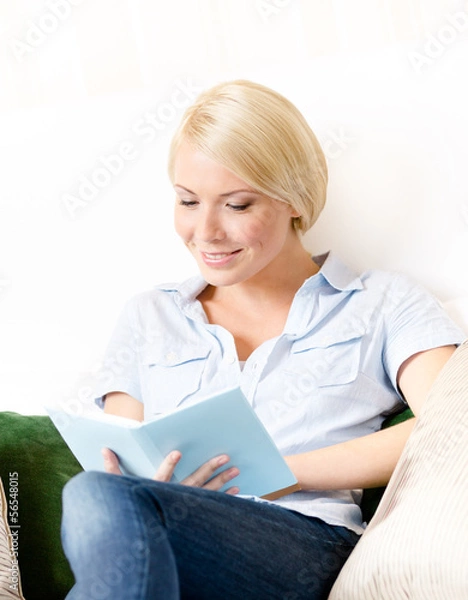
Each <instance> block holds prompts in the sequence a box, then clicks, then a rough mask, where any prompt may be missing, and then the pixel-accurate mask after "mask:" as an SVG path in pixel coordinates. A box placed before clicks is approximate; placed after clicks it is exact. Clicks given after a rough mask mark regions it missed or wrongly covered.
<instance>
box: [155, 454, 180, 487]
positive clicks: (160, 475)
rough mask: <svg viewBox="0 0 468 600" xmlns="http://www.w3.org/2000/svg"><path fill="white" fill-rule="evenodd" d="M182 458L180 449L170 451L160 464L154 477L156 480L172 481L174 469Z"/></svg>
mask: <svg viewBox="0 0 468 600" xmlns="http://www.w3.org/2000/svg"><path fill="white" fill-rule="evenodd" d="M181 458H182V454H181V452H179V451H178V450H174V451H173V452H170V453H169V454H168V455H167V456H166V458H165V459H164V460H163V462H162V463H161V465H160V466H159V469H158V470H157V471H156V475H155V476H154V477H153V479H154V480H156V481H170V480H171V478H172V475H173V473H174V469H175V468H176V465H177V463H178V462H179V460H180V459H181Z"/></svg>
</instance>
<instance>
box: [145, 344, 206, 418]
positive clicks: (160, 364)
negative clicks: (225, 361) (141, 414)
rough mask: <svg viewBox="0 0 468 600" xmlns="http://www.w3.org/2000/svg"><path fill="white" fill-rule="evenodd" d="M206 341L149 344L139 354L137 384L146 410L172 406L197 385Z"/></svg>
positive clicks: (203, 364)
mask: <svg viewBox="0 0 468 600" xmlns="http://www.w3.org/2000/svg"><path fill="white" fill-rule="evenodd" d="M209 353H210V348H209V346H207V345H202V344H198V345H192V344H187V345H185V346H179V347H178V348H176V349H175V350H173V349H170V348H168V347H161V346H160V347H158V348H149V349H148V350H146V351H145V352H144V353H142V357H141V385H142V390H143V398H144V399H145V405H146V406H147V407H148V413H153V414H155V413H163V412H167V411H169V410H173V409H174V408H176V407H177V406H179V405H180V404H181V403H182V402H184V401H185V400H187V399H188V398H189V397H190V396H192V395H193V394H195V393H196V392H198V390H199V389H200V386H201V381H202V376H203V372H204V370H205V366H206V359H207V357H208V355H209Z"/></svg>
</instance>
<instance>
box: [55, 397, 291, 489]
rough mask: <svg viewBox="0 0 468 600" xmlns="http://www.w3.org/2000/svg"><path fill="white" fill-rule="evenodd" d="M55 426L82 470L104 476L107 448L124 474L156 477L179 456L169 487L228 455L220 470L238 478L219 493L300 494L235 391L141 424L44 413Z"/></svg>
mask: <svg viewBox="0 0 468 600" xmlns="http://www.w3.org/2000/svg"><path fill="white" fill-rule="evenodd" d="M47 412H48V413H49V415H50V417H51V419H52V421H53V423H54V424H55V426H56V427H57V429H58V431H59V432H60V433H61V435H62V437H63V439H64V440H65V442H66V443H67V444H68V446H69V447H70V449H71V450H72V452H73V453H74V455H75V456H76V458H77V459H78V461H79V462H80V463H81V465H82V467H83V468H84V469H85V470H88V471H89V470H97V471H103V470H104V462H103V458H102V455H101V448H110V449H111V450H113V451H114V452H115V453H116V454H117V456H118V457H119V460H120V466H121V469H122V472H124V473H126V474H128V475H138V476H140V477H148V478H152V477H154V475H155V473H156V470H157V468H158V467H159V465H160V464H161V462H162V460H163V459H164V457H165V456H167V454H169V453H170V452H171V451H172V450H180V452H181V453H182V458H181V460H180V461H179V463H178V464H177V466H176V468H175V471H174V477H173V481H175V482H180V481H182V480H183V479H185V477H187V476H188V475H190V474H191V473H193V472H194V471H195V470H196V469H197V468H198V467H200V466H201V465H202V464H203V463H205V462H206V461H207V460H209V459H210V458H214V457H215V456H217V455H219V454H228V455H229V457H230V458H231V460H230V462H229V463H228V464H227V465H224V466H223V467H220V470H219V471H221V470H224V469H227V468H229V467H231V466H235V467H238V469H239V470H240V474H239V475H238V476H237V477H235V478H234V479H232V480H231V481H230V482H228V483H227V484H226V485H225V486H224V487H223V488H222V490H221V491H224V490H226V489H227V488H229V487H231V486H233V485H235V486H237V487H238V488H239V490H240V494H243V495H252V496H259V497H262V498H266V499H268V500H273V499H275V498H279V497H280V496H284V495H286V494H290V493H292V492H295V491H297V490H299V489H300V488H299V485H298V483H297V480H296V478H295V476H294V475H293V473H292V471H291V470H290V469H289V467H288V465H287V464H286V462H285V460H284V459H283V457H282V456H281V454H280V452H279V450H278V448H277V447H276V445H275V443H274V442H273V440H272V439H271V437H270V435H269V434H268V432H267V430H266V429H265V427H264V426H263V424H262V422H261V421H260V419H259V418H258V417H257V415H256V414H255V412H254V410H253V408H252V407H251V406H250V404H249V403H248V402H247V400H246V398H245V397H244V395H243V394H242V392H241V390H240V389H239V388H236V389H233V390H228V391H226V392H223V393H221V394H218V395H216V396H213V397H210V398H207V399H205V400H201V401H199V402H198V403H197V404H192V405H190V406H187V407H180V408H177V409H176V410H174V411H172V412H170V413H167V414H162V415H158V416H156V417H155V418H154V420H151V421H146V422H144V423H140V422H138V421H134V420H132V419H125V418H123V417H116V416H113V415H107V414H105V413H102V414H92V415H91V414H90V415H76V414H70V413H67V412H64V411H62V410H60V409H57V408H52V407H47Z"/></svg>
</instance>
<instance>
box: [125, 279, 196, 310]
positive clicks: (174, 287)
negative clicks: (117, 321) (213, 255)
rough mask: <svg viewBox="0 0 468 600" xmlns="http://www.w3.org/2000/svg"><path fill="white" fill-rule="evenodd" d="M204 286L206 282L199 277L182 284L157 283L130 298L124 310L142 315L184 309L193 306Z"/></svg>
mask: <svg viewBox="0 0 468 600" xmlns="http://www.w3.org/2000/svg"><path fill="white" fill-rule="evenodd" d="M205 286H206V282H205V281H204V280H203V279H202V278H201V277H200V276H195V277H191V278H190V279H187V280H185V281H182V282H169V283H159V284H157V285H155V286H154V287H153V288H151V289H149V290H145V291H143V292H139V293H137V294H135V295H134V296H132V297H131V298H130V299H129V300H128V301H127V302H126V304H125V309H124V310H127V311H129V312H132V313H137V314H141V315H144V314H148V313H154V312H155V311H157V312H161V311H166V310H167V311H170V310H172V309H174V308H186V307H189V306H191V305H193V304H195V301H196V298H197V296H198V294H199V293H200V292H201V291H202V290H203V288H204V287H205Z"/></svg>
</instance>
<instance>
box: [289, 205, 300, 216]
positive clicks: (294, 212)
mask: <svg viewBox="0 0 468 600" xmlns="http://www.w3.org/2000/svg"><path fill="white" fill-rule="evenodd" d="M290 208H291V217H292V218H293V219H299V217H301V216H302V215H301V213H300V212H299V211H298V210H296V209H295V208H293V207H292V206H291V207H290Z"/></svg>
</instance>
